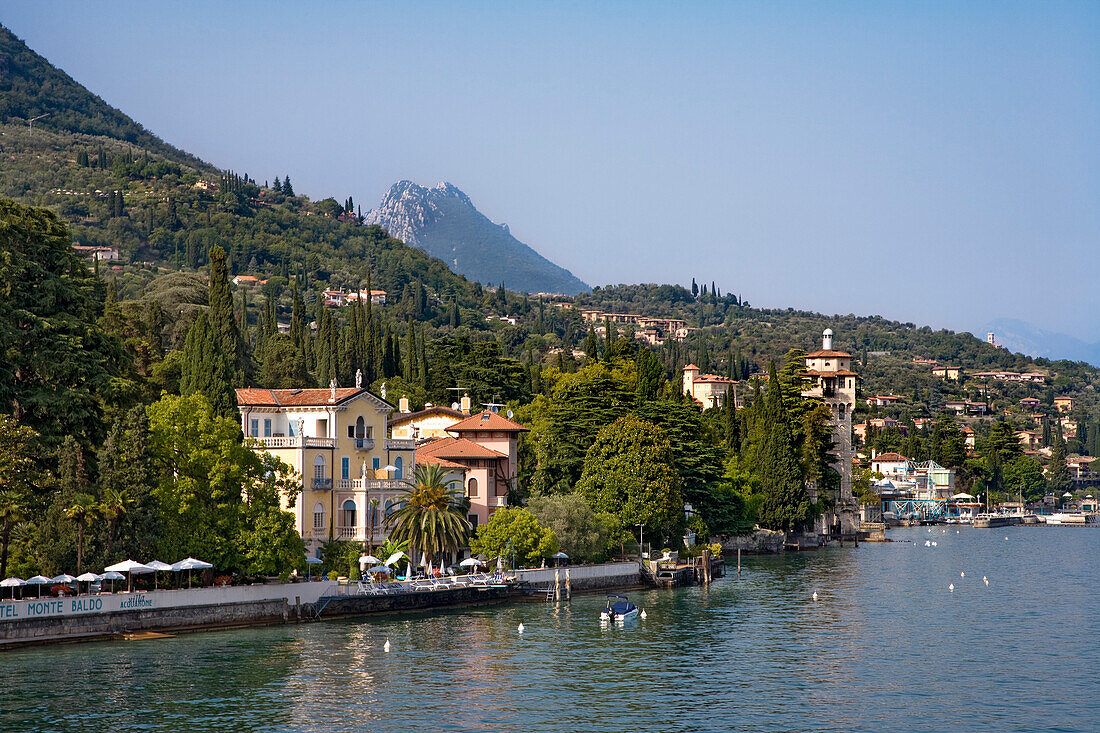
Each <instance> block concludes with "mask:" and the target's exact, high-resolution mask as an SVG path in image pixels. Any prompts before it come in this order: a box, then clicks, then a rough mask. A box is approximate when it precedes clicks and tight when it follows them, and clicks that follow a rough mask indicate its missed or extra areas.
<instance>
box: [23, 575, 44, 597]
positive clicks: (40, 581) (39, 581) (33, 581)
mask: <svg viewBox="0 0 1100 733" xmlns="http://www.w3.org/2000/svg"><path fill="white" fill-rule="evenodd" d="M49 582H50V579H49V578H47V577H46V576H45V575H35V576H34V577H31V578H27V585H37V586H38V597H39V598H41V597H42V586H44V585H46V584H47V583H49Z"/></svg>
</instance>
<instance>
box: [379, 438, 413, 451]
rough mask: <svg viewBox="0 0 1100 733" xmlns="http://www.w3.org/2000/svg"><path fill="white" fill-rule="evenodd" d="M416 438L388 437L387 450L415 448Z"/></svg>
mask: <svg viewBox="0 0 1100 733" xmlns="http://www.w3.org/2000/svg"><path fill="white" fill-rule="evenodd" d="M415 448H416V441H415V440H408V439H405V438H386V450H414V449H415Z"/></svg>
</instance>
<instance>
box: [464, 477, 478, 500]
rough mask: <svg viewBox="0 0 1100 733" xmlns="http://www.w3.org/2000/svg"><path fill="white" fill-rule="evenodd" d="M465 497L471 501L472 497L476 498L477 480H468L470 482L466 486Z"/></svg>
mask: <svg viewBox="0 0 1100 733" xmlns="http://www.w3.org/2000/svg"><path fill="white" fill-rule="evenodd" d="M466 496H468V497H470V498H471V499H473V498H474V497H476V496H477V479H476V478H472V479H470V482H469V483H468V484H466Z"/></svg>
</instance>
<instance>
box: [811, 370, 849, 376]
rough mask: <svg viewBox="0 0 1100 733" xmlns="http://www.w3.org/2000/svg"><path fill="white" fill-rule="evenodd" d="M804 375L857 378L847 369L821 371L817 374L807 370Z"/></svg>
mask: <svg viewBox="0 0 1100 733" xmlns="http://www.w3.org/2000/svg"><path fill="white" fill-rule="evenodd" d="M806 375H807V376H810V377H858V376H859V375H858V374H856V373H855V372H853V371H850V370H848V369H839V370H837V371H835V372H832V371H822V372H819V371H818V370H816V369H807V370H806Z"/></svg>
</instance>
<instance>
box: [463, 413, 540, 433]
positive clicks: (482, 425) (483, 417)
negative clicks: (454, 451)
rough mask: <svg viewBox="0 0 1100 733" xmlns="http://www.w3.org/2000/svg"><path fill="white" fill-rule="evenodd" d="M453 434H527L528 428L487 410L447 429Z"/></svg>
mask: <svg viewBox="0 0 1100 733" xmlns="http://www.w3.org/2000/svg"><path fill="white" fill-rule="evenodd" d="M447 431H448V432H451V433H479V432H502V431H503V432H512V433H526V432H527V428H525V427H523V426H522V425H520V424H519V423H515V422H512V421H511V420H509V419H508V418H506V417H504V416H503V415H500V414H498V413H496V412H493V411H492V410H485V411H484V412H480V413H478V414H477V415H471V416H470V417H468V418H466V419H465V420H463V421H462V422H457V423H455V424H454V425H452V426H451V427H449V428H447Z"/></svg>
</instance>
